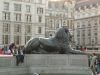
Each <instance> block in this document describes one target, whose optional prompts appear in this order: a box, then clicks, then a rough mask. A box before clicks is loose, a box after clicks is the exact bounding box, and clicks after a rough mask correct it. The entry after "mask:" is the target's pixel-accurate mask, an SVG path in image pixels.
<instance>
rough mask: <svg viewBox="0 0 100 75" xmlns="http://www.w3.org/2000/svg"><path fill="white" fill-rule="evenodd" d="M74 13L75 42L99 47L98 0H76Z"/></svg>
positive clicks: (99, 11)
mask: <svg viewBox="0 0 100 75" xmlns="http://www.w3.org/2000/svg"><path fill="white" fill-rule="evenodd" d="M74 15H75V21H74V22H75V23H74V39H75V44H76V45H77V46H83V47H87V48H88V49H90V50H98V49H100V34H99V33H100V0H79V1H78V0H77V3H76V6H75V13H74Z"/></svg>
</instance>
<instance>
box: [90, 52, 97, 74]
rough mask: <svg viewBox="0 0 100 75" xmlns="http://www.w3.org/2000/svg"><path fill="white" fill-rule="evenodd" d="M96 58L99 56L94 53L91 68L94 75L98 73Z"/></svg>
mask: <svg viewBox="0 0 100 75" xmlns="http://www.w3.org/2000/svg"><path fill="white" fill-rule="evenodd" d="M96 59H97V56H96V54H95V53H93V54H92V59H91V63H90V68H91V70H92V72H93V75H96Z"/></svg>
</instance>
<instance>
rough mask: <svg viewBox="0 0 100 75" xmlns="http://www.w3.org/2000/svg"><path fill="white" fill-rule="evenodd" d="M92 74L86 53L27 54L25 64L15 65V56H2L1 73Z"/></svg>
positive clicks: (0, 59)
mask: <svg viewBox="0 0 100 75" xmlns="http://www.w3.org/2000/svg"><path fill="white" fill-rule="evenodd" d="M27 73H29V74H33V73H39V74H40V75H49V74H50V75H51V74H52V75H91V70H90V69H89V67H88V58H87V56H86V55H66V54H32V55H25V62H24V64H20V65H19V66H18V67H17V66H16V65H15V57H13V56H12V57H0V75H19V74H27Z"/></svg>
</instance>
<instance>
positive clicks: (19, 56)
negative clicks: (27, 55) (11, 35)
mask: <svg viewBox="0 0 100 75" xmlns="http://www.w3.org/2000/svg"><path fill="white" fill-rule="evenodd" d="M0 54H2V55H13V56H15V57H16V66H18V65H19V63H23V62H24V53H23V46H16V44H15V43H12V44H10V45H9V46H4V47H3V48H0Z"/></svg>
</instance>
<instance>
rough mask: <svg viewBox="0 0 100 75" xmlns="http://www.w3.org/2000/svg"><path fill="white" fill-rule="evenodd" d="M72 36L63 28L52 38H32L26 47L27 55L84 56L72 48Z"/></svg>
mask: <svg viewBox="0 0 100 75" xmlns="http://www.w3.org/2000/svg"><path fill="white" fill-rule="evenodd" d="M70 42H71V34H70V32H69V30H68V28H66V27H61V28H60V29H59V30H58V31H57V33H56V34H55V36H54V37H52V38H31V39H30V40H29V41H28V42H27V43H26V45H25V46H24V53H25V54H50V53H51V54H52V53H57V54H69V53H71V54H83V53H82V52H80V51H75V50H73V49H72V48H71V46H70Z"/></svg>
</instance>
